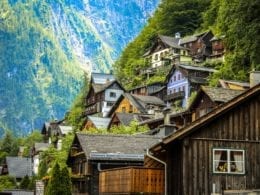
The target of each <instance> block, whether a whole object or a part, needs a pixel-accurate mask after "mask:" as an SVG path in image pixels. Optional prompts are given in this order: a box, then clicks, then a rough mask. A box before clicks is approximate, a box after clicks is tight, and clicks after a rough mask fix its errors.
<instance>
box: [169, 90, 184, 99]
mask: <svg viewBox="0 0 260 195" xmlns="http://www.w3.org/2000/svg"><path fill="white" fill-rule="evenodd" d="M184 96H185V92H184V91H178V92H175V93H172V94H169V95H166V96H165V97H164V101H171V100H176V99H182V98H184Z"/></svg>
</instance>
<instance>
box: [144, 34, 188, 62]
mask: <svg viewBox="0 0 260 195" xmlns="http://www.w3.org/2000/svg"><path fill="white" fill-rule="evenodd" d="M179 40H180V38H175V37H169V36H165V35H158V36H157V39H156V41H155V42H154V44H153V46H152V47H151V48H150V49H149V50H148V51H147V52H146V53H145V54H144V55H143V56H144V57H145V56H148V55H150V54H151V53H153V51H154V49H155V48H156V47H157V45H158V44H159V43H160V42H161V43H163V44H164V46H165V47H166V48H167V47H171V48H176V49H184V50H188V48H185V47H182V46H180V45H179Z"/></svg>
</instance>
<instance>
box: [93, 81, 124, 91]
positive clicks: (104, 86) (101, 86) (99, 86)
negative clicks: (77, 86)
mask: <svg viewBox="0 0 260 195" xmlns="http://www.w3.org/2000/svg"><path fill="white" fill-rule="evenodd" d="M113 84H117V85H118V86H119V87H120V88H121V89H122V90H124V88H123V87H122V86H121V85H120V83H119V82H118V81H117V80H113V81H109V82H106V83H104V84H92V87H93V89H94V92H95V93H100V92H102V91H104V90H106V89H108V88H109V87H110V86H112V85H113Z"/></svg>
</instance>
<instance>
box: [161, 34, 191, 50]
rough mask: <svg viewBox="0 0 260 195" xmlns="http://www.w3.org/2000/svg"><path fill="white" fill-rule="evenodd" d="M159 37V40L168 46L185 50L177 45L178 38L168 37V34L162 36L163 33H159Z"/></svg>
mask: <svg viewBox="0 0 260 195" xmlns="http://www.w3.org/2000/svg"><path fill="white" fill-rule="evenodd" d="M159 38H160V39H161V41H162V42H163V43H164V44H167V45H168V46H170V47H172V48H176V49H185V50H187V48H185V47H182V46H180V45H179V40H180V38H175V37H169V36H164V35H159Z"/></svg>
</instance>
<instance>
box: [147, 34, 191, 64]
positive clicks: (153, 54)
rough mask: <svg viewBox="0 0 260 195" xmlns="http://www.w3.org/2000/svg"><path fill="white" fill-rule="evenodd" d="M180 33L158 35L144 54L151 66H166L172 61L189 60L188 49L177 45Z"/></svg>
mask: <svg viewBox="0 0 260 195" xmlns="http://www.w3.org/2000/svg"><path fill="white" fill-rule="evenodd" d="M179 41H180V35H178V34H177V35H176V36H175V37H169V36H164V35H158V37H157V39H156V41H155V42H154V44H153V46H152V47H151V48H150V50H149V51H147V52H146V54H145V55H144V56H145V57H146V59H147V62H148V63H149V64H151V68H157V67H162V66H167V65H169V64H171V62H172V61H174V62H176V63H177V62H178V63H181V62H182V63H183V62H186V63H187V62H191V57H190V56H189V49H188V48H185V47H182V46H180V45H179Z"/></svg>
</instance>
